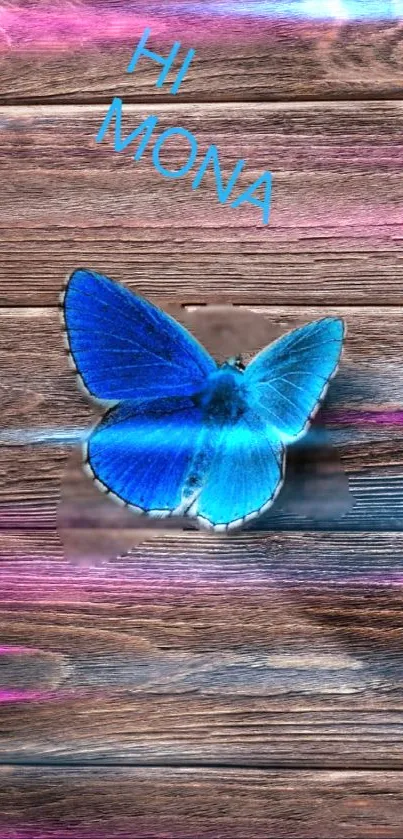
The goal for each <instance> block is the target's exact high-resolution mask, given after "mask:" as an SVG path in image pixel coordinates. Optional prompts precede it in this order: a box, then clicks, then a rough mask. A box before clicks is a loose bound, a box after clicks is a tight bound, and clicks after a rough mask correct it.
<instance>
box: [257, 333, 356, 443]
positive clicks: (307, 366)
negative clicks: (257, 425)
mask: <svg viewBox="0 0 403 839" xmlns="http://www.w3.org/2000/svg"><path fill="white" fill-rule="evenodd" d="M343 338H344V323H343V321H342V320H341V319H340V318H331V317H329V318H322V319H321V320H318V321H314V322H313V323H309V324H307V325H306V326H303V327H301V328H300V329H295V330H294V331H293V332H289V333H288V334H287V335H284V336H283V337H282V338H279V339H278V340H277V341H275V342H274V343H273V344H272V345H271V346H269V347H267V348H266V349H265V350H263V351H262V352H260V353H259V354H258V355H257V356H256V357H255V358H254V359H253V360H252V361H251V363H250V364H249V365H248V367H247V368H246V371H245V377H246V381H247V382H248V384H249V386H250V388H251V391H252V392H253V394H254V399H255V400H256V408H257V409H258V410H259V411H260V412H261V414H262V417H264V418H265V419H266V422H268V423H270V424H271V425H272V426H273V427H274V428H276V429H277V431H278V432H279V434H280V436H281V439H282V440H283V441H284V442H285V443H287V442H291V441H292V440H296V439H297V438H298V437H300V436H301V435H302V434H303V433H304V432H305V431H306V430H307V428H308V425H309V422H310V420H311V419H312V417H313V415H314V414H315V412H316V410H317V408H318V406H319V404H320V402H321V400H322V399H323V397H324V396H325V393H326V390H327V388H328V385H329V382H330V380H331V378H332V377H333V376H334V374H335V373H336V371H337V367H338V364H339V361H340V356H341V352H342V346H343Z"/></svg>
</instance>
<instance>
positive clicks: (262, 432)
mask: <svg viewBox="0 0 403 839" xmlns="http://www.w3.org/2000/svg"><path fill="white" fill-rule="evenodd" d="M284 460H285V458H284V447H283V444H282V442H281V440H280V438H279V436H278V434H277V433H276V432H275V431H274V432H273V430H272V429H271V428H270V426H269V425H268V424H267V423H266V422H265V421H264V420H262V418H261V417H260V416H259V415H258V414H256V413H254V412H253V411H247V412H246V413H245V414H243V415H242V416H241V417H240V418H239V419H237V420H236V421H235V422H234V423H231V424H228V425H227V426H224V428H223V429H222V430H221V435H220V438H219V440H217V443H216V447H215V454H214V457H213V459H212V461H211V465H210V468H209V471H208V473H207V475H206V477H205V481H204V484H203V487H202V490H201V493H200V495H199V497H198V498H197V501H196V502H195V504H194V507H193V508H192V509H191V512H192V513H195V514H196V515H197V517H198V519H199V520H200V521H201V523H202V524H204V525H207V526H208V527H213V528H214V529H215V530H219V531H225V530H229V529H232V528H237V527H240V526H241V525H242V524H244V523H245V522H247V521H250V520H252V519H254V518H257V516H259V515H260V514H261V513H263V512H264V510H266V509H268V507H270V506H271V504H272V503H273V501H274V500H275V498H276V496H277V494H278V492H279V490H280V489H281V485H282V482H283V476H284Z"/></svg>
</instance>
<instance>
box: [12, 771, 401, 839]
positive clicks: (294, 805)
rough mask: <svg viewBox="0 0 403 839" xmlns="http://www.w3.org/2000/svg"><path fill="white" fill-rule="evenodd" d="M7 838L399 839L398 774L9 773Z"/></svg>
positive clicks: (241, 772) (220, 772)
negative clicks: (249, 837)
mask: <svg viewBox="0 0 403 839" xmlns="http://www.w3.org/2000/svg"><path fill="white" fill-rule="evenodd" d="M0 771H1V776H0V777H1V790H0V801H1V805H2V807H1V812H2V815H1V821H0V824H1V830H2V839H93V837H94V836H96V837H97V839H128V837H130V839H134V837H135V839H160V837H164V839H165V837H167V838H168V837H169V839H194V837H195V836H197V837H200V839H211V837H214V839H230V837H231V839H232V837H233V839H245V836H253V839H267V837H269V836H275V837H276V838H277V837H278V839H286V837H287V839H288V837H290V836H293V837H295V839H312V837H315V839H332V837H334V836H335V835H337V836H338V837H340V839H368V838H369V837H373V839H380V837H382V839H400V837H401V825H402V819H403V787H402V783H403V779H402V777H401V773H399V772H382V773H379V772H326V771H316V772H303V771H301V772H286V771H283V772H280V771H277V770H266V771H263V770H254V771H252V770H245V769H233V770H231V769H208V770H206V769H199V768H189V769H176V768H168V767H164V768H132V769H122V768H118V767H110V768H105V767H104V768H92V769H88V768H76V769H50V768H43V767H40V768H39V767H36V768H35V767H10V766H4V767H2V769H1V770H0Z"/></svg>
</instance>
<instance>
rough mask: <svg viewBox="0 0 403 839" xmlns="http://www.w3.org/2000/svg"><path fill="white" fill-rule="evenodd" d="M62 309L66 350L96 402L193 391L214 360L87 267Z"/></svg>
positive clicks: (71, 284) (167, 320)
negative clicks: (87, 269)
mask: <svg viewBox="0 0 403 839" xmlns="http://www.w3.org/2000/svg"><path fill="white" fill-rule="evenodd" d="M62 307H63V312H64V319H65V325H66V333H67V340H68V349H69V351H70V353H71V355H72V357H73V360H74V364H75V367H76V371H77V373H78V374H79V376H80V378H81V381H82V383H83V385H84V387H85V389H86V390H87V391H88V392H89V394H90V395H91V396H93V397H94V398H96V399H100V400H113V401H117V400H119V401H120V400H122V401H123V400H139V401H140V400H143V399H153V398H155V397H161V398H162V397H166V396H176V395H178V394H180V395H185V394H189V393H193V392H194V391H195V389H196V388H197V386H198V384H199V383H201V382H202V381H203V380H204V378H205V377H206V376H207V375H208V374H209V373H210V372H212V371H213V370H215V369H216V364H215V362H214V361H213V359H212V358H211V356H210V355H209V354H208V353H207V352H206V350H204V348H203V347H202V346H201V344H199V343H198V342H197V341H196V339H195V338H193V337H192V336H191V335H190V333H189V332H187V330H186V329H184V328H183V327H182V326H181V325H180V324H179V323H177V322H176V321H175V320H174V319H173V318H171V317H169V316H168V315H166V314H165V313H164V312H162V311H161V310H160V309H158V308H157V307H156V306H154V305H153V304H152V303H149V302H148V301H147V300H144V299H143V298H141V297H138V296H137V295H136V294H133V293H132V292H131V291H129V290H128V289H127V288H125V287H124V286H122V285H119V284H118V283H115V282H113V281H112V280H109V279H108V278H107V277H103V276H102V275H101V274H95V273H93V272H91V271H85V270H81V269H79V270H77V271H75V272H74V273H73V274H72V275H71V277H70V279H69V281H68V284H67V287H66V290H65V292H64V296H63V300H62Z"/></svg>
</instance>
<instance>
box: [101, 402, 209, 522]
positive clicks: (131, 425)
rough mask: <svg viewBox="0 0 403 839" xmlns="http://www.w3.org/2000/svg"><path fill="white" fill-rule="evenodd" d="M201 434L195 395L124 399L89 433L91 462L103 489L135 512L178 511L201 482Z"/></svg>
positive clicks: (165, 512) (163, 514) (164, 512)
mask: <svg viewBox="0 0 403 839" xmlns="http://www.w3.org/2000/svg"><path fill="white" fill-rule="evenodd" d="M202 437H203V424H202V418H201V414H200V411H199V410H198V409H197V408H195V407H194V406H193V405H192V404H191V403H190V401H189V403H187V402H186V400H176V401H175V400H174V401H172V400H169V405H167V404H165V403H164V402H163V401H161V400H158V401H157V402H154V403H147V404H146V405H143V406H137V405H133V404H132V403H121V404H120V405H118V406H117V407H115V408H112V410H111V411H109V412H108V414H107V415H106V416H105V417H104V418H103V420H101V422H100V424H99V425H98V426H97V427H96V428H95V429H94V431H93V432H92V434H91V435H90V437H89V440H88V443H87V446H86V462H87V467H88V469H89V470H90V473H91V476H92V477H93V479H94V480H95V481H96V483H97V485H98V486H99V488H100V489H102V490H103V491H104V492H108V493H110V494H111V495H112V496H114V497H115V499H118V500H119V501H121V502H122V503H124V504H127V505H129V506H130V507H132V508H133V509H134V510H135V511H136V512H143V513H148V514H149V515H159V516H165V515H170V514H171V513H173V512H174V511H175V512H176V513H177V514H178V515H179V514H180V513H183V512H184V510H183V507H184V506H185V507H186V504H187V500H188V499H189V500H188V504H190V503H191V497H192V494H193V493H194V492H195V491H196V488H197V485H198V484H197V481H198V474H199V471H198V470H199V469H200V467H201V464H202V460H203V458H202V457H201V455H200V450H201V449H202ZM198 453H199V456H198Z"/></svg>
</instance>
